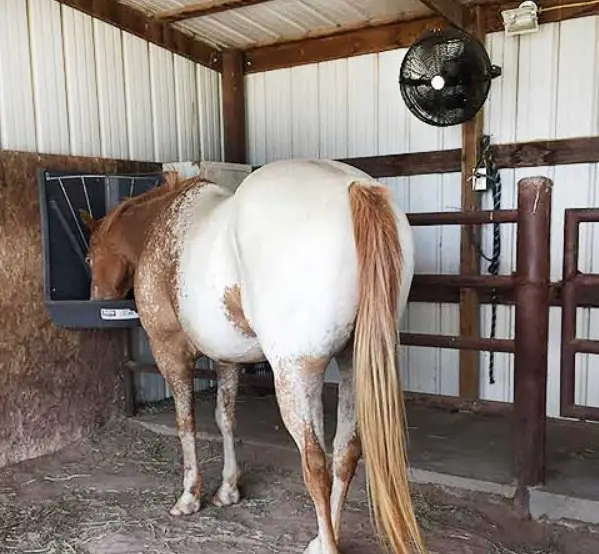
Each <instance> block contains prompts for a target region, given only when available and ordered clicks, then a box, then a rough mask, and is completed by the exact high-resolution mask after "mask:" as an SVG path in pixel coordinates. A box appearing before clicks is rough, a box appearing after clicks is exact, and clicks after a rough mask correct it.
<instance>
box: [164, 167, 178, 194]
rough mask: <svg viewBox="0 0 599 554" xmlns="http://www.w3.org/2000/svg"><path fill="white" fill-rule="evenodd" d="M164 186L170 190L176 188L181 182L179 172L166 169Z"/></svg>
mask: <svg viewBox="0 0 599 554" xmlns="http://www.w3.org/2000/svg"><path fill="white" fill-rule="evenodd" d="M163 178H164V186H166V188H168V189H170V190H175V189H176V188H177V185H178V184H179V174H178V173H177V172H176V171H165V172H164V173H163Z"/></svg>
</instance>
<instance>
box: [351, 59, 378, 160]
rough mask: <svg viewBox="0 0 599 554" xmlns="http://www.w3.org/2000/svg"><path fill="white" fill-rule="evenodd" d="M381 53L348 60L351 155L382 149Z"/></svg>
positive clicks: (370, 154) (368, 154)
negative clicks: (380, 132)
mask: <svg viewBox="0 0 599 554" xmlns="http://www.w3.org/2000/svg"><path fill="white" fill-rule="evenodd" d="M377 92H378V55H377V54H369V55H366V56H357V57H355V58H350V59H349V60H347V105H348V110H347V111H348V114H347V117H348V129H347V149H348V152H347V153H348V156H350V157H352V158H353V157H354V156H373V155H375V154H376V153H377V152H378V132H377V131H378V129H377V119H378V94H377Z"/></svg>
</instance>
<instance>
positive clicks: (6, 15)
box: [0, 0, 36, 150]
mask: <svg viewBox="0 0 599 554" xmlns="http://www.w3.org/2000/svg"><path fill="white" fill-rule="evenodd" d="M0 145H1V146H2V148H4V149H13V150H35V147H36V139H35V115H34V110H33V85H32V82H31V54H30V50H29V35H28V27H27V4H26V3H25V2H23V0H3V1H2V2H0Z"/></svg>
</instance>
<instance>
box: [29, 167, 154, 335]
mask: <svg viewBox="0 0 599 554" xmlns="http://www.w3.org/2000/svg"><path fill="white" fill-rule="evenodd" d="M161 182H162V173H143V174H125V175H123V174H92V173H87V174H86V173H84V174H79V173H76V174H74V173H67V172H56V171H55V172H50V171H47V170H44V169H42V170H40V171H39V173H38V192H39V205H40V218H41V231H42V264H43V273H44V302H45V304H46V309H47V310H48V313H49V315H50V319H51V320H52V321H53V322H54V323H55V324H56V325H58V326H59V327H68V328H85V329H103V328H115V327H117V328H123V327H137V326H139V324H140V323H139V317H138V315H137V312H136V309H135V299H134V298H133V296H132V294H131V293H130V295H129V297H128V298H126V299H124V300H107V301H104V300H101V301H96V300H90V299H89V296H90V286H91V274H90V269H89V267H88V265H87V263H86V262H85V257H86V255H87V247H88V244H89V231H88V230H87V227H86V226H85V225H84V223H83V221H82V220H81V217H80V215H79V210H86V211H87V212H89V213H91V215H92V216H93V218H94V219H99V218H102V217H104V216H105V215H106V213H107V212H109V211H110V210H111V209H112V208H113V207H114V206H116V205H117V204H118V203H119V202H120V201H121V200H124V199H125V198H127V197H130V196H137V195H138V194H141V193H143V192H146V191H148V190H150V189H151V188H153V187H155V186H157V185H159V184H161Z"/></svg>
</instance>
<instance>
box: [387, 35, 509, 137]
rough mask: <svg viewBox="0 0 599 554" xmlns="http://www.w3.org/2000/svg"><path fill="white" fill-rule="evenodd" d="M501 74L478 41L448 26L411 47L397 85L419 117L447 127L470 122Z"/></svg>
mask: <svg viewBox="0 0 599 554" xmlns="http://www.w3.org/2000/svg"><path fill="white" fill-rule="evenodd" d="M499 75H501V68H500V67H497V66H496V65H491V61H490V60H489V56H488V54H487V52H486V50H485V48H484V46H483V45H482V44H481V42H480V41H479V40H477V39H476V38H475V37H473V36H472V35H469V34H468V33H465V32H463V31H460V30H459V29H456V28H453V27H448V28H445V29H441V30H434V31H428V32H427V33H425V34H424V35H423V36H421V37H420V38H419V39H418V40H417V41H416V42H415V43H414V44H413V45H412V46H411V47H410V49H409V50H408V52H407V53H406V55H405V57H404V59H403V62H402V64H401V69H400V72H399V86H400V89H401V95H402V97H403V99H404V102H405V103H406V105H407V106H408V109H409V110H410V111H411V112H412V113H413V114H414V115H415V116H416V117H417V118H418V119H420V120H421V121H424V122H425V123H428V124H429V125H435V126H437V127H447V126H449V125H457V124H458V123H463V122H464V121H468V120H470V119H472V118H473V117H474V116H475V115H476V113H477V112H478V111H479V110H480V109H481V107H482V105H483V104H484V103H485V100H486V99H487V96H488V94H489V89H490V88H491V79H494V78H495V77H498V76H499Z"/></svg>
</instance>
